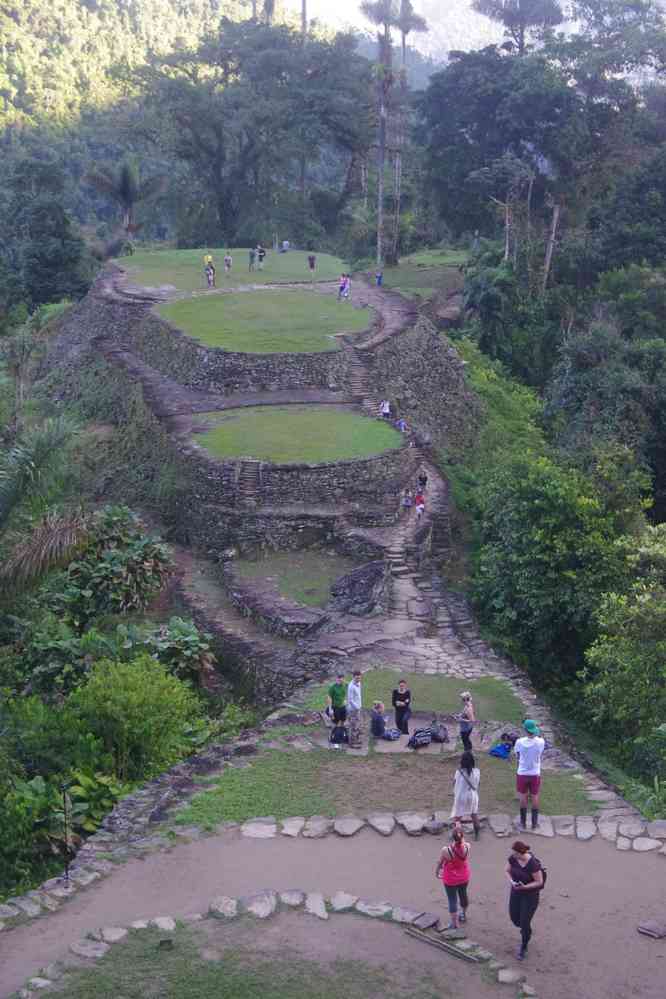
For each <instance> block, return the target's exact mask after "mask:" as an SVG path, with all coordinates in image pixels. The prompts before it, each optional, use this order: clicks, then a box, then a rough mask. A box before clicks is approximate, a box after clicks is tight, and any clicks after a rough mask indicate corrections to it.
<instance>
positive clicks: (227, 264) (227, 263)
mask: <svg viewBox="0 0 666 999" xmlns="http://www.w3.org/2000/svg"><path fill="white" fill-rule="evenodd" d="M233 263H234V258H233V257H232V256H231V254H230V253H229V251H228V250H227V252H226V253H225V255H224V273H225V274H231V268H232V267H233Z"/></svg>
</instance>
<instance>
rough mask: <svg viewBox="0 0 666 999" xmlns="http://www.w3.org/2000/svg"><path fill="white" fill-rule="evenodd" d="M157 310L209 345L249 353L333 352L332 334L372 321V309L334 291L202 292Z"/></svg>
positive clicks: (361, 326)
mask: <svg viewBox="0 0 666 999" xmlns="http://www.w3.org/2000/svg"><path fill="white" fill-rule="evenodd" d="M159 312H160V315H162V316H164V318H165V319H168V320H169V321H170V322H172V323H173V324H174V325H175V326H178V327H179V328H180V329H182V330H184V331H185V333H187V334H188V336H191V337H194V338H195V339H197V340H200V341H201V342H202V343H205V344H207V345H208V346H209V347H222V348H223V349H224V350H236V351H242V352H247V353H252V354H270V353H286V352H290V351H293V352H295V353H296V352H301V351H304V352H310V353H320V352H321V351H327V350H337V349H338V348H339V344H338V341H337V340H336V339H335V337H334V335H335V334H336V333H340V332H352V331H354V332H355V331H359V330H364V329H367V328H368V326H370V324H371V323H372V321H373V319H374V312H373V310H372V309H355V308H353V307H352V308H350V307H349V305H348V304H346V303H342V304H341V303H340V302H338V301H337V299H336V297H335V295H330V296H326V297H324V296H323V295H320V294H318V293H317V292H313V291H286V290H285V291H279V292H277V291H262V292H260V293H259V292H257V293H255V294H251V295H249V294H247V293H240V294H238V295H207V296H206V297H204V298H194V299H186V300H185V301H182V302H174V303H173V304H172V305H165V306H162V307H161V308H160V309H159Z"/></svg>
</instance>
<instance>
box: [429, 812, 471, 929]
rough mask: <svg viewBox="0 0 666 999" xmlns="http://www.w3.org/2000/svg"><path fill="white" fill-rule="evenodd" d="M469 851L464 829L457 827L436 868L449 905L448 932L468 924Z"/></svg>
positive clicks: (436, 875) (436, 873) (436, 874)
mask: <svg viewBox="0 0 666 999" xmlns="http://www.w3.org/2000/svg"><path fill="white" fill-rule="evenodd" d="M469 849H470V847H469V843H467V842H466V841H465V836H464V833H463V830H462V827H461V826H459V825H458V826H455V827H454V829H453V832H452V833H451V842H450V843H449V845H448V846H445V847H444V849H443V850H442V852H441V855H440V858H439V861H438V863H437V867H436V868H435V877H436V878H437V879H438V880H439V879H440V878H441V879H442V883H443V885H444V891H445V892H446V897H447V899H448V903H449V925H448V926H447V927H446V928H447V930H457V929H458V923H459V922H460V923H461V924H462V923H466V922H467V908H468V906H469V899H468V896H467V886H468V884H469V879H470V873H471V872H470V869H469ZM458 902H460V915H458Z"/></svg>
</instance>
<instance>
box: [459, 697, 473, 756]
mask: <svg viewBox="0 0 666 999" xmlns="http://www.w3.org/2000/svg"><path fill="white" fill-rule="evenodd" d="M460 700H461V701H462V703H463V706H462V711H461V712H460V714H459V715H456V718H457V720H458V723H459V725H460V739H461V741H462V744H463V748H464V749H465V751H466V752H468V753H471V752H472V729H473V728H474V722H475V721H476V718H475V716H474V701H473V700H472V695H471V694H470V692H469V690H463V691H462V693H461V694H460Z"/></svg>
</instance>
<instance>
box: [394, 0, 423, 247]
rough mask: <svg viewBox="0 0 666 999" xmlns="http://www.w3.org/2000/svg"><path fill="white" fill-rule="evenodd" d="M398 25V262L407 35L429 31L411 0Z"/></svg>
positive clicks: (403, 5) (406, 1) (404, 4)
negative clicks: (399, 54)
mask: <svg viewBox="0 0 666 999" xmlns="http://www.w3.org/2000/svg"><path fill="white" fill-rule="evenodd" d="M396 26H397V28H398V31H399V32H400V36H401V51H402V58H401V66H400V111H399V113H398V122H397V135H396V149H395V159H394V161H393V235H392V238H391V252H390V257H391V260H392V262H393V263H397V262H398V240H399V238H400V208H401V205H400V202H401V199H402V150H403V146H404V144H405V133H406V118H407V96H408V87H407V35H409V34H411V32H412V31H427V30H428V23H427V21H426V20H425V18H423V17H421V15H420V14H417V13H416V11H415V10H414V7H413V5H412V2H411V0H400V14H399V15H398V20H397V22H396Z"/></svg>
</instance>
